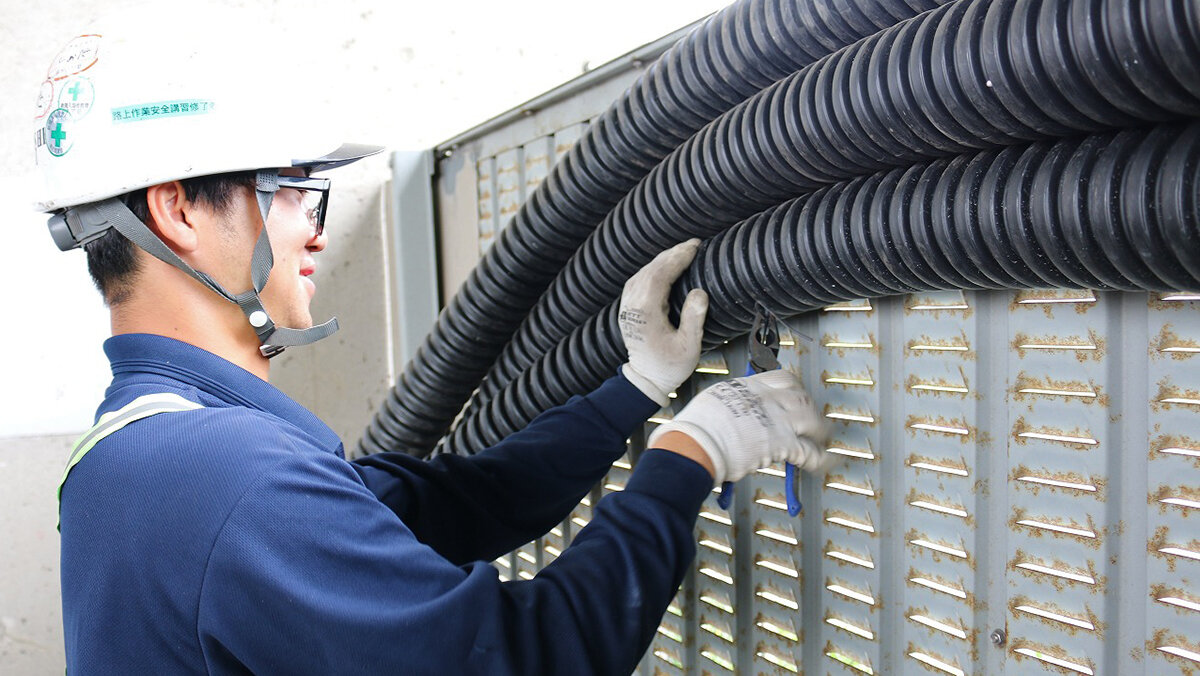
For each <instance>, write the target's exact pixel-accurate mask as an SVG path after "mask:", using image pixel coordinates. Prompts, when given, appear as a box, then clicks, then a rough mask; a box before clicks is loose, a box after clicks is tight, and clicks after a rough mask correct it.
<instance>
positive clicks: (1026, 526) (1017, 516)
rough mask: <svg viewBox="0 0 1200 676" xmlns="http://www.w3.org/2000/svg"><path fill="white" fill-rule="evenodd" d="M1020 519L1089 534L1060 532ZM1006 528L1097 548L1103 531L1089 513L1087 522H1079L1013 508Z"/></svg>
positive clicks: (1038, 536) (1037, 536)
mask: <svg viewBox="0 0 1200 676" xmlns="http://www.w3.org/2000/svg"><path fill="white" fill-rule="evenodd" d="M1021 521H1028V522H1034V523H1040V524H1046V525H1048V526H1053V527H1056V528H1062V529H1070V530H1072V531H1087V532H1090V533H1091V535H1090V536H1089V535H1084V534H1082V533H1075V532H1062V531H1059V530H1053V529H1051V528H1046V527H1043V526H1038V525H1034V524H1031V523H1019V522H1021ZM1008 528H1009V530H1012V531H1016V530H1020V531H1021V532H1023V533H1026V534H1028V535H1030V536H1031V537H1035V538H1042V537H1047V536H1049V537H1052V538H1054V539H1056V540H1062V539H1066V540H1069V541H1073V542H1079V543H1082V544H1084V545H1086V546H1087V547H1090V548H1091V549H1099V548H1100V541H1101V539H1102V538H1101V537H1100V536H1101V534H1102V533H1103V531H1101V530H1100V529H1098V528H1097V527H1096V523H1095V521H1094V520H1093V519H1092V515H1091V514H1088V515H1087V523H1086V524H1081V523H1078V522H1076V521H1074V520H1067V519H1062V518H1058V517H1051V516H1046V515H1041V514H1028V513H1026V512H1025V511H1024V510H1022V509H1014V510H1013V515H1012V517H1010V518H1009V520H1008Z"/></svg>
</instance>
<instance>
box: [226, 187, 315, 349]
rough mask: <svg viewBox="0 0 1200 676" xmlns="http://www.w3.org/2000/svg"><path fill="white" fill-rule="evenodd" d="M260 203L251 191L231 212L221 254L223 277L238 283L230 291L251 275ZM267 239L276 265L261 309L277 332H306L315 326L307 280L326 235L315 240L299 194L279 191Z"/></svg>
mask: <svg viewBox="0 0 1200 676" xmlns="http://www.w3.org/2000/svg"><path fill="white" fill-rule="evenodd" d="M280 174H281V175H285V176H303V175H304V172H303V171H301V170H300V169H290V168H289V169H283V170H281V171H280ZM258 213H259V212H258V202H257V200H256V199H255V195H254V190H253V189H247V190H245V191H243V194H242V195H241V196H239V199H238V200H237V204H236V206H235V208H232V209H230V211H229V214H228V216H229V219H230V222H229V223H228V226H229V228H228V230H227V233H228V235H227V237H224V238H223V239H224V240H226V241H225V243H226V244H227V247H226V248H225V252H226V254H227V257H226V258H225V261H227V266H226V267H227V271H228V273H229V274H232V275H235V277H234V278H235V279H239V280H241V283H240V284H236V285H231V286H228V287H226V288H229V289H230V290H231V291H234V290H235V289H237V290H238V291H241V290H244V289H247V288H249V286H250V277H249V270H250V265H251V259H252V256H253V252H254V243H255V240H256V239H257V237H258V227H257V225H258V222H259V215H258ZM267 234H268V235H269V236H270V239H271V251H272V254H273V255H274V258H275V265H274V267H272V268H271V275H270V277H269V278H268V279H267V285H266V286H265V287H264V288H263V290H262V292H261V293H260V294H259V297H260V298H261V299H262V303H263V307H265V308H266V310H267V314H269V315H270V316H271V319H272V320H274V322H275V324H276V325H277V326H281V327H286V328H290V329H306V328H308V327H310V326H312V325H313V320H312V314H311V313H310V311H309V304H310V303H311V301H312V297H313V294H314V293H316V285H314V284H313V282H312V280H311V279H310V277H311V275H312V274H313V273H314V272H316V269H317V263H316V259H315V255H316V253H317V252H319V251H322V250H323V249H324V248H325V244H326V241H327V240H326V235H324V234H322V235H321V236H317V234H316V229H315V228H314V227H313V225H312V224H311V223H310V222H309V219H308V215H307V210H306V207H305V204H304V201H303V195H302V193H301V191H299V190H296V189H293V188H280V189H279V191H278V192H277V193H275V199H274V201H273V202H272V203H271V210H270V212H269V213H268V214H267Z"/></svg>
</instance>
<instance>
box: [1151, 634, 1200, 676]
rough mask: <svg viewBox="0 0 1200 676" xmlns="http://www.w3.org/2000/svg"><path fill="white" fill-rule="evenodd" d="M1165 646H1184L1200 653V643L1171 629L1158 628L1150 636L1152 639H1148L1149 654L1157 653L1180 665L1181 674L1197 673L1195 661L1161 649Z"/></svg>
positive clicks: (1190, 674) (1190, 650)
mask: <svg viewBox="0 0 1200 676" xmlns="http://www.w3.org/2000/svg"><path fill="white" fill-rule="evenodd" d="M1163 647H1175V648H1182V649H1184V650H1187V651H1188V652H1191V653H1200V644H1198V643H1196V642H1195V641H1189V640H1188V639H1186V638H1185V637H1183V636H1180V635H1179V634H1173V633H1171V630H1170V629H1158V630H1156V631H1155V632H1154V635H1153V636H1151V637H1150V640H1148V641H1146V653H1147V654H1148V655H1157V656H1159V657H1162V658H1164V659H1166V660H1167V661H1168V662H1170V663H1171V664H1173V665H1175V666H1177V667H1179V673H1180V674H1186V675H1187V676H1194V675H1195V673H1196V668H1197V666H1196V663H1195V662H1194V661H1192V660H1189V659H1187V658H1185V657H1180V656H1179V655H1173V654H1171V653H1169V652H1166V651H1164V650H1160V648H1163Z"/></svg>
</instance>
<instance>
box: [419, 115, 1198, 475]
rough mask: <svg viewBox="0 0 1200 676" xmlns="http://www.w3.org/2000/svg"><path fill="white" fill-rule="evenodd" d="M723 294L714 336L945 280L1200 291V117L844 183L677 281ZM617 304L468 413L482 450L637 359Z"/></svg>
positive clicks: (715, 302)
mask: <svg viewBox="0 0 1200 676" xmlns="http://www.w3.org/2000/svg"><path fill="white" fill-rule="evenodd" d="M695 287H702V288H704V289H706V290H707V291H708V293H709V296H710V308H709V313H708V321H707V324H706V326H705V346H706V347H714V346H716V345H719V344H720V343H721V342H722V341H724V340H727V339H730V338H733V337H736V336H738V335H741V334H743V333H745V332H746V331H747V330H749V328H750V325H751V322H752V320H753V312H754V307H755V303H756V302H765V304H766V305H767V306H768V308H769V309H770V310H771V311H772V312H774V313H776V314H777V315H779V316H781V317H788V316H791V315H795V314H797V313H800V312H804V311H808V310H812V309H816V308H820V307H824V306H827V305H829V304H832V303H836V302H840V301H845V300H850V299H854V298H864V297H865V298H870V297H878V296H884V295H892V294H897V293H906V292H914V291H933V290H945V289H968V290H970V289H1020V288H1046V287H1066V288H1090V289H1123V290H1140V291H1165V290H1174V289H1195V288H1200V121H1193V122H1191V123H1187V124H1166V125H1159V126H1157V127H1153V128H1151V129H1134V130H1127V131H1123V132H1120V133H1116V134H1105V135H1096V136H1089V137H1084V138H1082V139H1068V140H1062V141H1059V142H1057V143H1049V142H1041V143H1034V144H1031V145H1025V146H1019V147H1016V146H1014V147H1009V148H1006V149H1004V150H1000V151H987V152H982V153H978V154H974V155H962V156H958V157H955V158H948V159H939V160H936V161H934V162H931V163H927V164H917V165H913V166H910V167H908V168H897V169H893V170H891V171H887V172H880V173H876V174H874V175H871V176H864V177H859V178H856V179H854V180H851V181H845V182H842V183H838V184H836V185H833V186H829V187H826V188H822V189H821V190H819V191H817V192H815V193H813V194H811V195H808V196H801V197H799V198H796V199H793V200H791V201H789V202H786V203H783V204H781V205H778V206H776V207H774V208H772V209H769V210H767V211H765V212H763V213H760V214H758V215H756V216H753V217H751V218H749V219H747V220H745V221H743V222H742V223H740V224H738V225H737V226H735V227H733V228H731V229H729V230H727V231H725V232H723V233H721V234H719V235H717V236H715V237H713V238H712V239H710V240H708V241H707V242H705V245H704V247H703V248H702V250H701V252H700V253H699V254H698V255H697V259H696V261H695V262H694V263H693V264H692V266H691V267H690V268H689V269H688V271H687V272H686V273H685V275H684V277H683V278H682V279H681V281H680V283H679V284H677V285H676V288H675V290H674V291H675V293H674V294H673V302H672V305H673V307H674V310H675V311H678V309H679V307H680V305H681V303H682V299H683V297H684V296H685V295H686V293H687V292H688V291H689V290H690V289H692V288H695ZM616 307H617V305H616V304H615V303H613V304H611V305H609V306H608V307H606V308H605V309H604V310H602V311H601V312H600V313H599V314H597V315H595V316H593V317H592V318H590V319H589V320H587V321H586V322H584V323H583V324H582V325H580V326H579V327H578V328H577V329H576V330H575V331H573V332H572V333H571V334H570V335H569V336H568V337H567V338H566V339H565V340H563V341H562V342H561V343H559V344H558V345H557V346H555V347H554V349H552V350H551V351H550V352H549V353H547V354H546V355H545V356H544V357H543V358H541V359H540V360H538V361H537V362H536V363H535V364H534V365H533V366H532V367H531V368H529V369H527V370H526V371H524V372H523V373H522V374H521V375H520V376H519V377H518V378H517V379H516V380H515V381H514V382H512V383H511V384H510V385H509V386H507V387H506V388H504V389H503V390H501V391H500V392H499V393H498V394H497V396H496V397H494V398H493V399H492V400H491V401H489V402H488V403H487V404H486V405H484V406H482V407H480V408H479V409H477V410H476V411H475V413H474V414H473V415H471V416H468V417H465V418H464V419H463V421H462V422H461V424H459V425H458V426H457V427H456V428H455V431H454V432H453V434H451V435H450V436H448V437H447V438H446V439H445V440H444V442H443V445H442V447H441V448H440V449H439V452H456V453H471V452H475V451H478V450H480V449H483V448H485V447H487V446H488V445H491V444H493V443H495V442H497V441H499V440H500V439H502V438H503V437H504V436H506V435H507V434H510V433H512V432H513V431H516V430H518V429H520V428H521V427H523V426H524V425H525V424H527V423H528V422H529V421H530V420H532V419H533V418H534V417H536V416H537V414H538V413H540V412H541V411H543V410H545V409H547V408H550V407H552V406H555V405H558V404H561V403H563V402H565V401H566V400H567V399H568V398H569V397H570V396H571V395H573V394H576V393H581V392H586V391H588V390H590V389H592V388H594V387H595V386H597V385H598V384H599V383H600V382H602V381H603V380H604V379H605V378H607V377H608V376H609V375H611V374H612V373H613V372H614V371H615V369H616V367H617V366H618V365H619V364H621V363H622V362H623V361H624V360H625V358H626V355H625V352H624V346H623V344H622V341H621V334H620V330H619V328H618V326H617V321H616Z"/></svg>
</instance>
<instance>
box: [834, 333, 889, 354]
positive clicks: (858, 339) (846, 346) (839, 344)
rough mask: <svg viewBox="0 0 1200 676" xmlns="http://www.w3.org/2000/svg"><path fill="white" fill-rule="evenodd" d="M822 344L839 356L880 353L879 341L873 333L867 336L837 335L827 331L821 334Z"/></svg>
mask: <svg viewBox="0 0 1200 676" xmlns="http://www.w3.org/2000/svg"><path fill="white" fill-rule="evenodd" d="M821 345H823V346H825V347H826V348H828V349H829V350H830V351H832V352H833V353H834V354H836V355H837V356H839V357H845V356H846V355H848V354H855V355H861V354H872V355H878V354H879V343H878V342H876V341H875V334H873V333H868V334H867V335H866V336H865V337H864V336H835V335H833V334H832V333H826V334H823V335H822V336H821Z"/></svg>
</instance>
